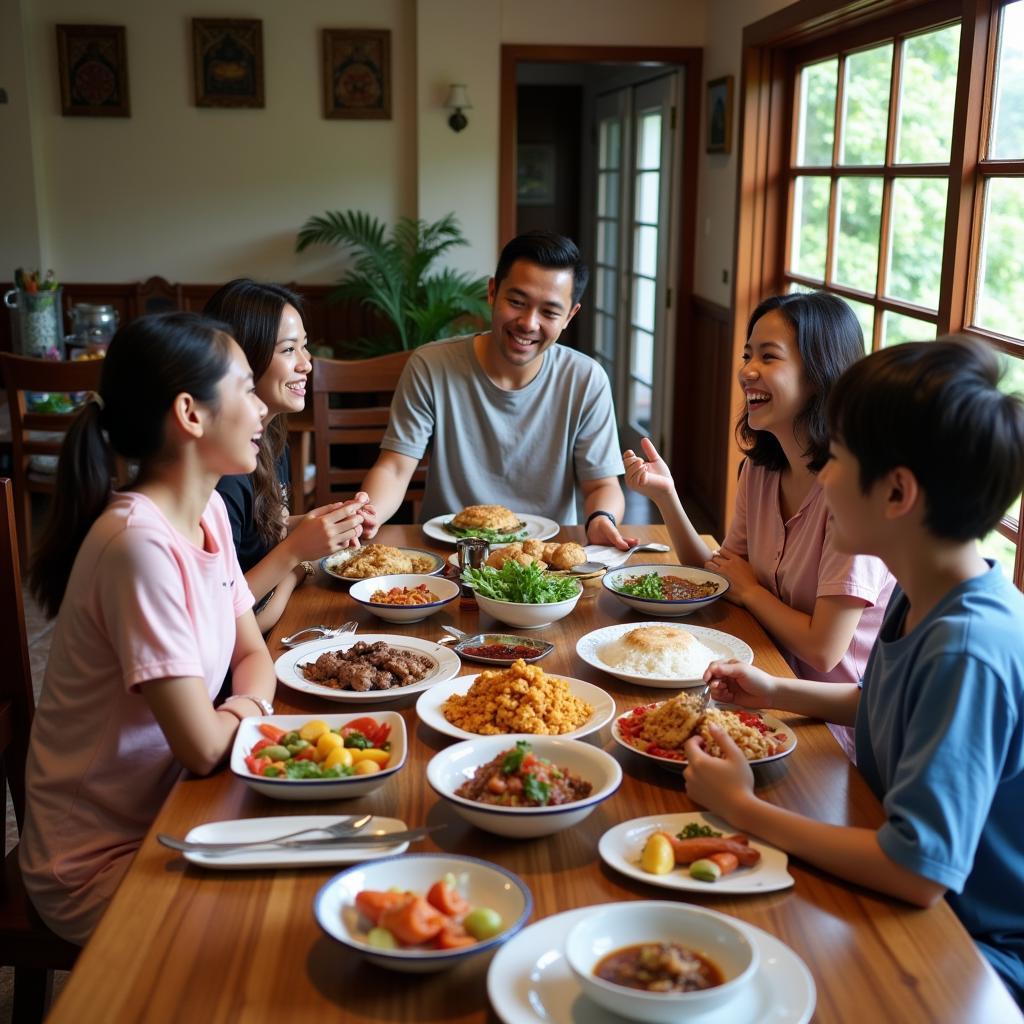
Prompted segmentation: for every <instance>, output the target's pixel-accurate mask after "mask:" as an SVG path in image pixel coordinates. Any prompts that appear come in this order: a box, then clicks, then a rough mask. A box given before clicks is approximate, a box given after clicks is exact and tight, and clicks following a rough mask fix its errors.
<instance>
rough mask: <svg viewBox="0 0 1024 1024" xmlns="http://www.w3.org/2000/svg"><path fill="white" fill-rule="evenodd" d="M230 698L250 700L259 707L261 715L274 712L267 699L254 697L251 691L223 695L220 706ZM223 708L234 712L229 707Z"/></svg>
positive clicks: (230, 699)
mask: <svg viewBox="0 0 1024 1024" xmlns="http://www.w3.org/2000/svg"><path fill="white" fill-rule="evenodd" d="M232 700H251V701H252V702H253V704H255V705H256V707H258V708H259V709H260V714H261V715H272V714H273V713H274V705H273V704H271V703H270V701H269V700H264V699H263V698H262V697H254V696H253V695H252V694H251V693H233V694H232V695H231V696H230V697H225V698H224V700H223V701H221V705H220V706H221V707H222V708H223V707H224V705H225V704H227V703H228V701H232ZM218 710H219V709H218ZM225 710H226V711H231V713H232V714H234V711H233V710H232V709H231V708H225Z"/></svg>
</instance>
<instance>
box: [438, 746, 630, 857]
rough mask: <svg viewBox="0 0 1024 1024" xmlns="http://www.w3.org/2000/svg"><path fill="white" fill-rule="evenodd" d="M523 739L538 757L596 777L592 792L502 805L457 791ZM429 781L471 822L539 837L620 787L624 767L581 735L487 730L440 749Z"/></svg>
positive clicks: (586, 811)
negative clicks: (565, 799)
mask: <svg viewBox="0 0 1024 1024" xmlns="http://www.w3.org/2000/svg"><path fill="white" fill-rule="evenodd" d="M517 740H526V741H527V742H528V743H529V744H530V746H531V747H532V748H533V752H534V754H536V755H537V756H538V757H544V758H547V759H548V760H549V761H551V762H552V763H554V764H555V765H558V766H559V767H561V768H567V769H568V770H569V771H571V772H573V773H574V774H575V775H578V776H579V777H580V778H581V779H584V780H586V781H587V782H589V783H591V785H592V786H593V790H592V791H591V793H590V796H588V797H585V798H584V799H583V800H575V801H573V802H572V803H568V804H560V805H558V806H555V807H496V806H492V805H488V804H482V803H477V801H475V800H468V799H467V798H466V797H462V796H458V795H456V793H455V791H456V790H457V789H458V788H459V786H461V785H462V783H463V782H465V781H466V780H467V779H471V778H472V777H473V775H474V774H475V772H476V769H477V768H479V767H480V766H481V765H485V764H487V763H488V762H489V761H492V760H493V759H494V758H495V757H497V756H498V754H500V753H501V752H502V751H503V750H511V749H513V748H514V747H515V745H516V741H517ZM427 782H429V783H430V786H431V788H432V789H433V790H434V792H435V793H437V794H438V796H440V797H441V798H442V799H443V800H446V801H447V802H448V803H450V804H451V805H452V807H454V808H455V811H456V813H457V814H459V815H460V816H461V817H463V818H465V819H466V821H468V822H469V823H470V824H471V825H476V827H477V828H482V829H483V830H484V831H485V832H493V833H495V834H496V835H499V836H511V837H512V838H513V839H533V838H534V837H536V836H547V835H551V834H552V833H554V832H561V831H562V829H565V828H571V827H572V826H573V825H576V824H578V823H579V822H581V821H582V820H583V819H584V818H585V817H587V815H588V814H590V812H591V811H593V810H594V808H595V807H597V805H598V804H599V803H601V802H602V801H604V800H607V799H608V797H610V796H611V795H612V794H613V793H614V792H615V791H616V790H617V789H618V788H619V786H620V785H621V783H622V769H621V768H620V767H619V762H618V761H616V760H615V758H614V757H612V756H611V755H610V754H606V753H605V752H604V751H603V750H601V749H600V748H599V747H594V746H591V745H590V744H589V743H581V742H580V741H579V740H567V739H562V738H560V737H557V736H481V737H480V738H479V739H474V740H464V741H463V742H462V743H456V744H454V745H453V746H450V747H446V748H445V749H444V750H442V751H440V753H437V754H435V755H434V756H433V757H432V758H431V759H430V763H429V764H428V765H427Z"/></svg>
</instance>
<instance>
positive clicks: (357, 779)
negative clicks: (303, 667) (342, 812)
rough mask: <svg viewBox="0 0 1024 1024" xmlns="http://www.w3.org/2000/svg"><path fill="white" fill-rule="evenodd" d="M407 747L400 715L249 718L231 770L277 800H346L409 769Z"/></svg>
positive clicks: (243, 724)
mask: <svg viewBox="0 0 1024 1024" xmlns="http://www.w3.org/2000/svg"><path fill="white" fill-rule="evenodd" d="M407 747H408V744H407V740H406V733H405V720H404V719H403V718H402V716H401V715H400V714H398V713H397V712H395V711H377V712H375V713H374V714H372V715H358V714H347V715H319V716H314V715H270V716H269V717H267V718H246V719H245V720H244V721H242V722H240V723H239V726H238V732H237V733H236V735H235V743H234V746H233V747H232V750H231V771H232V772H233V773H234V774H235V775H237V776H238V778H240V779H241V780H242V781H243V782H244V783H245V784H246V785H247V786H249V787H250V788H252V789H254V790H255V791H256V792H257V793H262V794H263V795H264V796H269V797H273V798H275V799H277V800H346V799H349V798H350V797H357V796H364V795H365V794H367V793H371V792H373V790H375V789H378V788H380V787H381V786H383V785H384V784H385V783H386V782H387V781H388V779H390V778H391V776H392V775H394V774H395V773H396V772H397V771H399V770H400V769H401V767H402V766H403V765H404V764H405V759H406V753H407Z"/></svg>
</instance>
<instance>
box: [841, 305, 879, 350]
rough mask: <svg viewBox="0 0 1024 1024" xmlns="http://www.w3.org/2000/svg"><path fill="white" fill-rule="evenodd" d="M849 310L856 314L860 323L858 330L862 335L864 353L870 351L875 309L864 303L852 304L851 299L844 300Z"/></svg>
mask: <svg viewBox="0 0 1024 1024" xmlns="http://www.w3.org/2000/svg"><path fill="white" fill-rule="evenodd" d="M843 302H845V303H846V304H847V305H848V306H849V307H850V309H852V310H853V312H854V313H855V314H856V317H857V320H858V321H859V322H860V329H861V332H862V333H863V335H864V351H865V352H870V351H871V336H872V334H873V333H874V330H875V307H874V306H869V305H868V304H867V303H866V302H854V301H853V299H847V298H844V299H843Z"/></svg>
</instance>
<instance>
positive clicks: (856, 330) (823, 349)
mask: <svg viewBox="0 0 1024 1024" xmlns="http://www.w3.org/2000/svg"><path fill="white" fill-rule="evenodd" d="M773 309H777V310H778V311H779V312H780V313H781V314H782V316H783V317H785V319H786V320H787V321H788V322H789V324H790V325H791V326H792V328H793V330H794V332H795V333H796V345H797V349H798V350H799V352H800V359H801V361H802V362H803V364H804V375H805V376H806V378H807V381H808V383H809V384H810V386H811V396H810V398H809V399H808V400H807V405H805V406H804V408H803V409H801V410H800V412H799V413H798V414H797V416H796V419H795V420H794V421H793V433H794V434H795V435H796V436H797V437H798V438H800V439H802V440H803V441H804V442H805V444H806V447H805V448H804V455H805V456H807V457H808V461H807V468H808V469H810V470H811V472H812V473H817V472H818V470H820V469H821V467H822V466H824V465H825V463H826V462H827V461H828V420H827V417H826V415H825V403H826V401H827V400H828V395H829V391H830V390H831V388H832V385H833V384H835V382H836V381H837V380H838V379H839V377H840V376H841V375H842V373H843V371H844V370H845V369H846V368H847V367H848V366H850V365H852V364H853V363H855V362H856V361H857V360H858V359H862V358H863V356H864V333H863V331H861V329H860V322H859V321H858V320H857V317H856V315H855V314H854V312H853V310H852V309H850V307H849V306H848V305H847V304H846V303H845V302H844V301H843V300H842V299H841V298H839V296H838V295H832V294H830V293H829V292H793V293H791V294H789V295H773V296H771V297H770V298H767V299H765V300H764V301H763V302H762V303H761V304H760V305H759V306H758V307H757V309H755V310H754V312H753V313H751V314H750V319H749V320H748V321H747V338H749V337H750V335H751V334H752V333H753V331H754V325H755V324H756V323H757V321H758V320H760V319H761V317H763V316H764V315H765V314H766V313H770V312H771V311H772V310H773ZM736 439H737V441H738V442H739V444H740V447H741V448H742V449H743V450H744V452H745V454H746V456H747V458H748V459H750V461H751V462H752V463H753V464H754V465H755V466H763V467H764V468H765V469H770V470H777V471H781V470H784V469H786V467H787V466H788V465H789V463H788V462H787V461H786V454H785V452H783V450H782V445H780V444H779V442H778V440H777V439H776V437H775V435H774V434H770V433H769V432H768V431H767V430H753V429H751V427H750V424H749V423H748V422H747V411H746V409H744V410H743V414H742V415H741V416H740V418H739V421H738V422H737V424H736Z"/></svg>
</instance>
